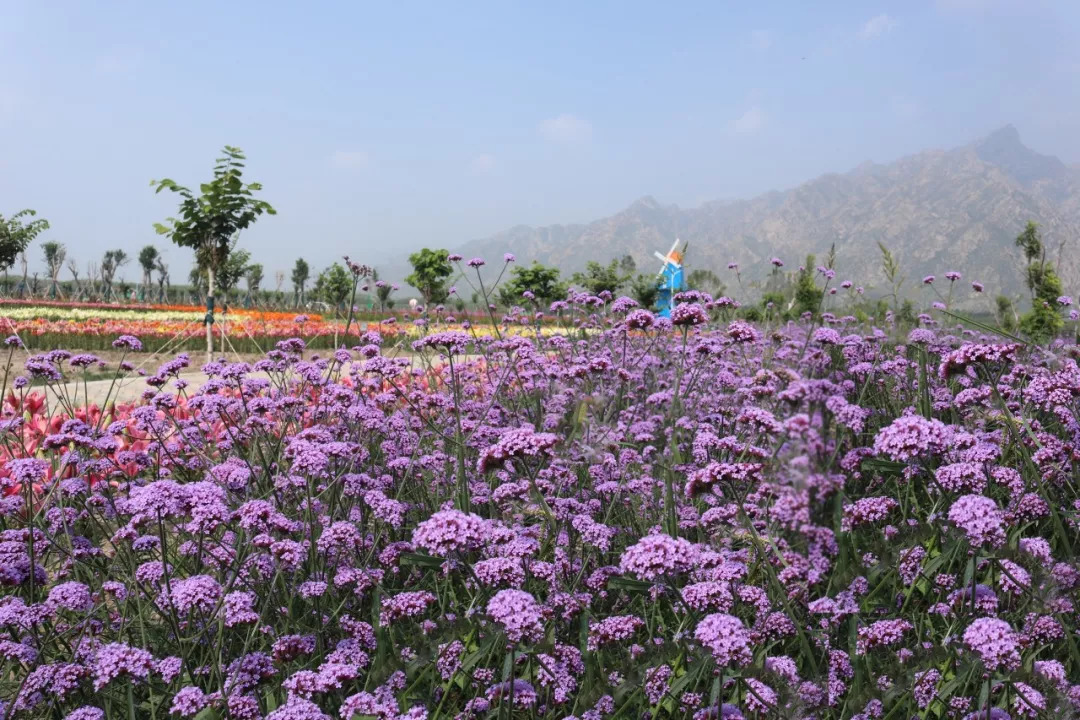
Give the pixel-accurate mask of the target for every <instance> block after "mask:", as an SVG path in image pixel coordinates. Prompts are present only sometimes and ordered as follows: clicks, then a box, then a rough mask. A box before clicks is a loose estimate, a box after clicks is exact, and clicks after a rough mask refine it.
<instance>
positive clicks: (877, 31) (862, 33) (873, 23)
mask: <svg viewBox="0 0 1080 720" xmlns="http://www.w3.org/2000/svg"><path fill="white" fill-rule="evenodd" d="M894 27H896V20H895V19H893V18H892V17H890V16H889V15H886V14H885V13H882V14H881V15H878V16H877V17H873V18H870V19H869V20H867V21H866V22H865V23H863V26H862V27H861V28H859V32H858V35H859V39H860V40H862V41H863V42H868V41H870V40H873V39H874V38H876V37H877V36H879V35H884V34H885V33H887V32H889V31H890V30H892V29H893V28H894Z"/></svg>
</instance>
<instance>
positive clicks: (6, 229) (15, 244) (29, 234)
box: [0, 209, 49, 272]
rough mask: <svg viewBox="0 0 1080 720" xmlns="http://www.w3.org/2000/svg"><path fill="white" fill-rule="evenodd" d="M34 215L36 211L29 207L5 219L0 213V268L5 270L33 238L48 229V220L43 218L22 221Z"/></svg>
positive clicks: (13, 262)
mask: <svg viewBox="0 0 1080 720" xmlns="http://www.w3.org/2000/svg"><path fill="white" fill-rule="evenodd" d="M35 215H37V213H36V212H34V211H33V210H29V209H28V210H20V211H19V212H17V213H15V214H14V215H12V216H11V217H10V218H7V219H5V218H4V216H3V215H0V270H3V271H4V272H7V270H8V268H10V267H11V266H12V265H14V264H15V258H17V257H19V254H20V253H22V252H24V251H25V250H26V248H27V247H29V246H30V243H32V242H33V241H34V238H36V237H37V236H38V235H40V234H41V233H42V232H44V231H45V230H48V229H49V221H48V220H45V219H44V218H39V219H37V220H30V221H28V222H24V220H23V218H32V217H34V216H35Z"/></svg>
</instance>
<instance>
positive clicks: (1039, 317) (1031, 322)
mask: <svg viewBox="0 0 1080 720" xmlns="http://www.w3.org/2000/svg"><path fill="white" fill-rule="evenodd" d="M1064 326H1065V320H1064V319H1062V317H1061V313H1060V312H1058V310H1057V308H1055V307H1054V306H1053V305H1048V304H1046V303H1038V304H1036V305H1033V306H1032V307H1031V310H1029V311H1028V312H1026V313H1024V316H1023V317H1021V318H1020V332H1022V333H1023V334H1024V335H1027V336H1028V337H1029V338H1031V339H1032V340H1034V341H1036V342H1046V341H1047V340H1050V339H1052V338H1053V337H1054V336H1055V335H1057V334H1058V332H1060V331H1061V328H1062V327H1064Z"/></svg>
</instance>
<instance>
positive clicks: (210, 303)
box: [204, 263, 214, 363]
mask: <svg viewBox="0 0 1080 720" xmlns="http://www.w3.org/2000/svg"><path fill="white" fill-rule="evenodd" d="M207 264H209V263H207ZM204 322H205V323H206V362H207V363H209V362H210V361H211V360H212V359H213V355H214V268H213V267H208V268H207V269H206V319H205V321H204Z"/></svg>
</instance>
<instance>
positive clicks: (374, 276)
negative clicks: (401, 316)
mask: <svg viewBox="0 0 1080 720" xmlns="http://www.w3.org/2000/svg"><path fill="white" fill-rule="evenodd" d="M371 281H372V282H373V283H374V284H375V298H376V299H377V300H378V301H379V309H380V310H385V309H386V308H388V307H393V306H394V301H393V300H391V299H390V294H391V293H393V292H394V290H395V289H396V288H395V287H394V286H393V285H391V284H390V283H388V282H385V281H383V280H380V279H379V271H378V270H372V271H371Z"/></svg>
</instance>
